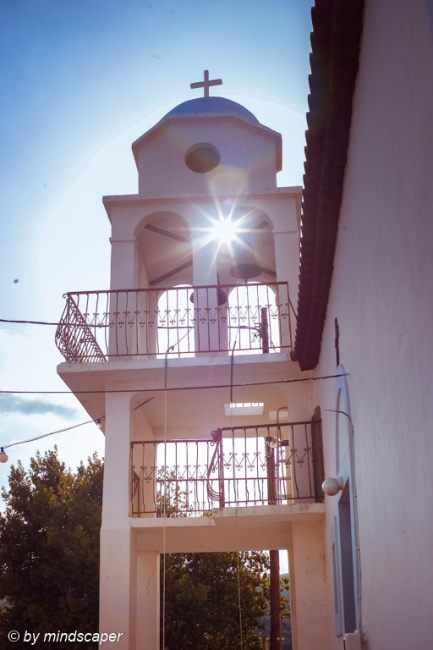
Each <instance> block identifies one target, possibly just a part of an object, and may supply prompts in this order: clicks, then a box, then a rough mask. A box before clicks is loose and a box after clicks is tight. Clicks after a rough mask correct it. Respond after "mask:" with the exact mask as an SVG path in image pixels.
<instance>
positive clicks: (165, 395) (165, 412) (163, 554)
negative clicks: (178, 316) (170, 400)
mask: <svg viewBox="0 0 433 650" xmlns="http://www.w3.org/2000/svg"><path fill="white" fill-rule="evenodd" d="M169 350H170V348H168V350H167V352H166V354H165V369H164V389H165V390H164V499H163V506H162V516H163V522H162V650H165V600H166V528H165V526H166V522H165V519H166V516H167V372H168V352H169Z"/></svg>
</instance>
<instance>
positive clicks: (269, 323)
mask: <svg viewBox="0 0 433 650" xmlns="http://www.w3.org/2000/svg"><path fill="white" fill-rule="evenodd" d="M228 328H229V349H230V350H231V351H232V353H233V354H257V353H258V352H263V353H268V352H279V351H280V348H281V332H280V318H279V303H278V286H277V285H275V288H274V287H272V285H270V284H258V283H255V282H249V283H247V284H243V285H239V286H236V287H233V288H232V289H231V290H230V294H229V298H228Z"/></svg>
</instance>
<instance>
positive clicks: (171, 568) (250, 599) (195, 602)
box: [161, 552, 269, 650]
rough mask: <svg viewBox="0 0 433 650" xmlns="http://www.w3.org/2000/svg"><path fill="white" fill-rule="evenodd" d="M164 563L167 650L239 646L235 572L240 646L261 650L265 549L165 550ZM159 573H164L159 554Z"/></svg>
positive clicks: (222, 649) (265, 606)
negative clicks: (259, 631) (202, 551)
mask: <svg viewBox="0 0 433 650" xmlns="http://www.w3.org/2000/svg"><path fill="white" fill-rule="evenodd" d="M165 564H166V604H165V647H166V650H178V648H182V650H199V649H200V650H231V649H232V648H238V647H240V624H239V597H238V575H239V582H240V593H241V604H242V612H241V614H242V638H243V643H244V647H245V648H248V650H261V648H262V641H261V636H260V633H258V632H257V631H256V628H258V627H259V620H260V618H261V617H262V616H263V614H265V613H266V612H267V611H268V606H269V580H268V578H267V575H266V571H267V570H268V569H269V557H268V556H267V554H265V553H261V552H249V553H239V557H238V554H237V553H194V554H192V553H191V554H190V553H188V554H173V555H166V558H165ZM238 571H239V574H238ZM161 572H162V576H163V558H162V561H161ZM162 576H161V586H162V580H163V577H162ZM162 591H163V590H162V589H161V595H162ZM161 597H162V596H161ZM161 618H162V617H161ZM161 638H162V635H161Z"/></svg>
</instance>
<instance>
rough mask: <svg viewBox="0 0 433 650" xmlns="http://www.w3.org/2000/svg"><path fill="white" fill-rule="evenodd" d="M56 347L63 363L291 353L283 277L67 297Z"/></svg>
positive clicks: (291, 315) (290, 318)
mask: <svg viewBox="0 0 433 650" xmlns="http://www.w3.org/2000/svg"><path fill="white" fill-rule="evenodd" d="M65 297H66V306H65V309H64V312H63V314H62V317H61V319H60V323H59V326H58V328H57V332H56V344H57V347H58V349H59V350H60V352H61V353H62V355H63V356H64V358H65V360H66V361H67V362H69V363H78V362H79V363H82V362H88V363H90V362H102V361H109V360H112V359H116V358H122V359H125V358H128V357H135V358H139V357H141V358H161V359H163V358H167V357H177V358H185V357H186V358H188V357H194V356H198V355H200V354H210V355H229V354H262V353H275V352H283V351H284V352H290V350H291V348H292V325H294V318H295V314H294V310H293V306H292V303H291V300H290V296H289V288H288V284H287V283H286V282H271V283H268V284H258V283H257V284H253V283H251V284H243V285H239V284H237V285H235V284H226V285H212V286H189V285H188V286H186V285H181V286H178V287H174V288H158V289H152V288H151V289H130V290H122V291H115V290H111V291H83V292H77V293H67V294H66V296H65Z"/></svg>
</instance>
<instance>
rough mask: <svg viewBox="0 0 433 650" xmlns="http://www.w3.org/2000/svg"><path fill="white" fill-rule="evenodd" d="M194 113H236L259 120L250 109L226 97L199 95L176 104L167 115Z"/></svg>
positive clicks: (255, 120)
mask: <svg viewBox="0 0 433 650" xmlns="http://www.w3.org/2000/svg"><path fill="white" fill-rule="evenodd" d="M194 113H236V114H237V115H240V116H242V117H246V118H248V119H250V120H253V121H254V122H258V119H257V118H256V117H255V116H254V115H253V114H252V113H251V112H250V111H249V110H248V109H246V108H244V106H242V105H241V104H238V103H237V102H233V101H232V100H231V99H226V98H225V97H198V98H197V99H190V100H188V101H186V102H182V104H179V105H178V106H175V108H173V109H172V110H171V111H170V112H169V113H167V115H166V117H168V116H169V115H191V114H194Z"/></svg>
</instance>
